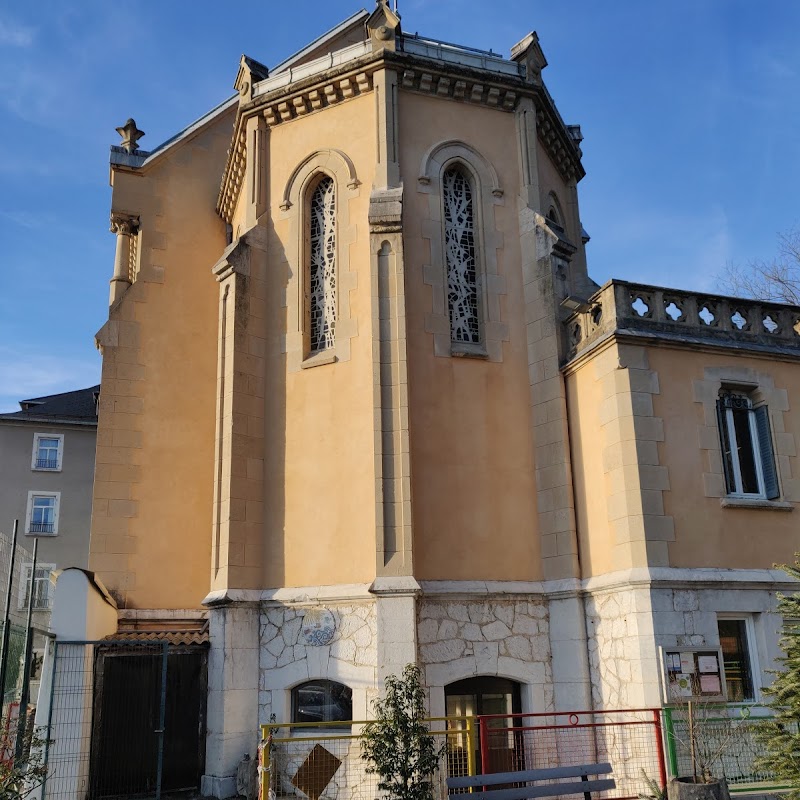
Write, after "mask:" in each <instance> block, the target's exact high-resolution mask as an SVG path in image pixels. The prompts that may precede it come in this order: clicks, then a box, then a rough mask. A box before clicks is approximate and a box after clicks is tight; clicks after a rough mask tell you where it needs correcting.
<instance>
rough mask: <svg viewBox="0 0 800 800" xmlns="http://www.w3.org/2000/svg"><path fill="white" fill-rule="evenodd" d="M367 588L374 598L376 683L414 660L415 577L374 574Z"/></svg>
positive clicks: (415, 647) (417, 586)
mask: <svg viewBox="0 0 800 800" xmlns="http://www.w3.org/2000/svg"><path fill="white" fill-rule="evenodd" d="M370 592H371V593H372V594H374V595H375V596H376V598H377V601H376V602H377V616H378V628H377V630H378V687H379V688H380V689H382V688H383V683H384V680H385V679H386V677H387V676H388V675H399V674H400V673H401V672H402V671H403V667H405V666H406V664H416V663H417V596H418V595H419V592H420V587H419V584H418V583H417V582H416V580H414V578H411V577H408V578H376V579H375V582H374V583H373V584H372V586H371V587H370Z"/></svg>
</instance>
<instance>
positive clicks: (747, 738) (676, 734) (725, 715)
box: [664, 704, 790, 792]
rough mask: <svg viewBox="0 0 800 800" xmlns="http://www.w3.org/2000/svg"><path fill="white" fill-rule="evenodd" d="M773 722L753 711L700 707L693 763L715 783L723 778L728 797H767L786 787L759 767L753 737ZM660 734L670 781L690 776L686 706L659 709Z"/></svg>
mask: <svg viewBox="0 0 800 800" xmlns="http://www.w3.org/2000/svg"><path fill="white" fill-rule="evenodd" d="M771 718H772V717H771V715H770V714H769V710H768V709H765V708H760V707H758V706H753V705H701V704H698V705H697V706H696V707H695V708H694V711H693V719H692V722H693V725H694V730H695V747H696V756H697V757H696V761H697V762H700V763H705V764H707V765H708V767H709V769H710V771H711V773H712V774H713V775H714V777H719V778H725V779H726V780H727V782H728V786H729V788H730V791H731V792H751V791H754V790H758V791H772V790H777V789H788V788H790V787H788V786H786V785H783V784H781V782H780V781H779V780H778V779H777V778H776V777H775V776H774V775H772V774H770V773H768V772H766V771H764V770H763V769H760V768H759V767H758V758H759V756H761V755H762V754H763V752H764V751H763V745H761V744H760V742H759V741H758V738H757V736H756V733H757V731H758V728H759V726H761V725H763V724H764V723H765V722H766V721H768V720H770V719H771ZM664 733H665V737H666V744H667V757H668V759H669V766H670V772H671V774H672V775H681V776H683V775H691V774H692V773H693V769H692V757H691V737H690V736H689V711H688V708H687V707H686V706H671V707H667V708H665V709H664Z"/></svg>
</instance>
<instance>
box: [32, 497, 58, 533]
mask: <svg viewBox="0 0 800 800" xmlns="http://www.w3.org/2000/svg"><path fill="white" fill-rule="evenodd" d="M59 500H60V494H59V492H28V519H27V522H28V524H27V526H26V528H25V533H30V534H56V533H58V506H59Z"/></svg>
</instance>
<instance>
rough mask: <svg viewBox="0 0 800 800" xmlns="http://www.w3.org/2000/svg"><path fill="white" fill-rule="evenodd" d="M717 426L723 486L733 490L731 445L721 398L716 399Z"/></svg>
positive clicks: (734, 489)
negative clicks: (723, 478) (723, 475)
mask: <svg viewBox="0 0 800 800" xmlns="http://www.w3.org/2000/svg"><path fill="white" fill-rule="evenodd" d="M717 427H718V428H719V443H720V446H721V448H722V471H723V472H724V473H725V488H726V489H727V491H728V492H729V493H730V492H734V491H736V487H735V485H734V481H733V475H732V474H731V466H730V464H731V445H730V439H729V438H728V421H727V419H726V418H725V406H724V405H723V404H722V400H721V399H720V400H717Z"/></svg>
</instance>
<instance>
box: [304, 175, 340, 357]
mask: <svg viewBox="0 0 800 800" xmlns="http://www.w3.org/2000/svg"><path fill="white" fill-rule="evenodd" d="M309 213H310V221H311V230H310V237H309V262H310V269H309V276H308V278H309V280H308V294H307V297H308V320H309V325H308V330H309V351H310V352H311V353H317V352H319V351H320V350H326V349H327V348H329V347H333V344H334V341H335V332H336V186H335V184H334V182H333V178H331V177H329V176H327V175H325V176H323V177H322V179H321V180H320V181H319V182H318V183H317V184H316V186H315V187H314V189H313V191H312V192H311V203H310V210H309Z"/></svg>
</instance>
